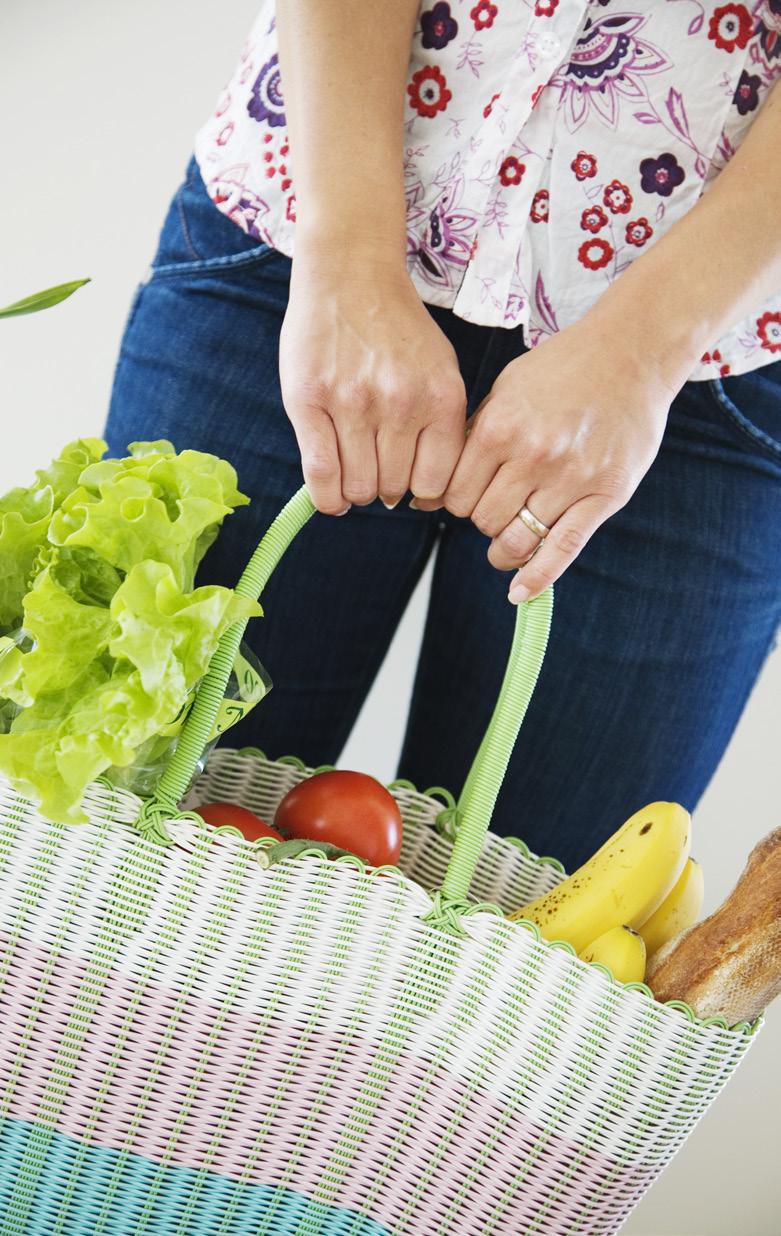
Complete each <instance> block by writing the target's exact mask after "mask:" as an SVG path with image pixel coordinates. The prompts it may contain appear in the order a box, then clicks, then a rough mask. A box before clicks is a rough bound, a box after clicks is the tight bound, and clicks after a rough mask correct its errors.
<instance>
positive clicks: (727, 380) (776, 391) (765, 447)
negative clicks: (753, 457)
mask: <svg viewBox="0 0 781 1236" xmlns="http://www.w3.org/2000/svg"><path fill="white" fill-rule="evenodd" d="M707 385H708V388H709V390H710V393H711V396H712V398H713V401H714V403H715V405H716V407H717V409H718V410H719V412H720V413H721V414H722V416H723V417H724V418H725V419H726V420H727V421H728V423H729V424H730V425H731V427H732V429H733V430H735V431H736V432H737V433H738V434H739V435H740V436H742V437H743V438H744V439H746V438H748V439H750V441H751V443H752V444H753V445H754V446H755V447H758V448H759V449H760V450H761V451H763V452H764V454H766V455H768V456H769V457H770V458H771V459H773V460H775V462H776V463H781V361H771V362H770V364H769V365H762V366H760V368H759V369H752V370H750V371H749V373H741V374H735V375H732V376H730V375H728V376H727V377H724V378H715V379H713V380H710V381H708V383H707Z"/></svg>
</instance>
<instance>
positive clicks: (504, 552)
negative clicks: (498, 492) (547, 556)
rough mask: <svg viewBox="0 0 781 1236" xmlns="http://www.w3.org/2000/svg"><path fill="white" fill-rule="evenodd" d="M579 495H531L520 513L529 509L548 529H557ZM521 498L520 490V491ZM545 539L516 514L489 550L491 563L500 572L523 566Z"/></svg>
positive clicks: (542, 492)
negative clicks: (559, 521) (555, 526)
mask: <svg viewBox="0 0 781 1236" xmlns="http://www.w3.org/2000/svg"><path fill="white" fill-rule="evenodd" d="M578 497H579V495H578V494H573V493H572V490H570V491H569V492H567V491H565V490H559V491H556V490H540V491H538V492H535V493H533V494H531V495H530V496H529V497H528V498H526V500H525V501H521V502H520V503H518V506H517V507H516V512H519V511H520V510H522V509H523V507H524V506H525V507H527V508H528V509H529V510H530V511H531V512H532V514H533V515H535V516H536V517H537V519H539V521H540V523H542V524H544V525H545V527H546V528H550V529H553V527H554V525H555V524H556V522H557V520H559V519H560V518H561V516H562V515H563V514H564V512H565V511H566V510H567V509H568V508H569V507H571V506H572V505H573V503H574V502H577V501H578ZM516 498H517V491H516ZM540 540H541V538H540V537H539V536H538V535H537V533H536V532H533V531H532V530H531V528H527V526H526V524H525V523H524V522H523V520H522V519H521V517H520V514H517V513H516V514H515V515H514V516H512V517H511V519H510V520H509V522H508V523H507V524H505V526H504V528H503V529H502V531H501V532H500V533H499V534H498V536H495V537H494V539H493V541H492V542H491V544H490V546H489V548H488V561H489V562H490V563H491V565H492V566H495V567H496V569H497V570H498V571H510V570H512V568H513V567H517V566H520V565H521V563H522V562H525V561H526V560H527V558H529V557H530V556H531V555H532V554H533V553H534V551H535V550H536V549H539V546H540Z"/></svg>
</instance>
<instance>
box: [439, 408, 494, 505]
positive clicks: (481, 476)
mask: <svg viewBox="0 0 781 1236" xmlns="http://www.w3.org/2000/svg"><path fill="white" fill-rule="evenodd" d="M503 463H504V460H503V459H502V458H501V455H500V454H499V452H498V451H497V450H496V449H495V448H494V447H493V445H492V444H490V443H487V442H486V440H485V437H484V435H482V434H479V433H478V432H477V430H476V429H474V430H473V431H472V433H471V434H470V435H469V436H468V437H467V439H466V444H465V446H464V449H463V451H462V452H461V457H460V459H459V461H458V463H457V464H456V467H455V470H454V472H453V475H452V477H451V478H450V484H449V485H448V487H447V490H446V491H445V506H446V507H447V509H448V510H449V511H450V512H451V513H452V514H453V515H458V516H459V517H461V518H463V519H469V518H470V517H471V515H472V512H473V511H474V509H475V507H476V506H477V504H478V502H479V501H480V499H481V498H482V496H483V494H484V493H485V491H486V489H487V488H488V486H489V485H490V484H491V482H492V481H493V479H494V477H495V475H496V473H497V471H498V470H499V468H500V467H501V466H502V464H503Z"/></svg>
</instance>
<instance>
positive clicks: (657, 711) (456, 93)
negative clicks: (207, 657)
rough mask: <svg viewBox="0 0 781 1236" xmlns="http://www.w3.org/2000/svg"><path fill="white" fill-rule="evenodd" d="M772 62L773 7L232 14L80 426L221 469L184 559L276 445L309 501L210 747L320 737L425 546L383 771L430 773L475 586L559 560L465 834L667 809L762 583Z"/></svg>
mask: <svg viewBox="0 0 781 1236" xmlns="http://www.w3.org/2000/svg"><path fill="white" fill-rule="evenodd" d="M410 49H411V50H410ZM779 74H781V5H779V3H778V0H761V2H760V3H759V4H758V5H756V6H755V7H754V9H753V11H751V10H749V8H747V7H746V6H745V5H744V4H742V3H724V4H715V3H713V2H712V0H705V2H704V3H701V2H700V0H677V2H675V3H673V2H672V0H667V2H664V0H635V2H634V3H633V4H632V5H631V8H630V9H629V10H627V9H625V8H624V7H623V6H621V5H620V4H619V3H618V2H617V0H597V2H596V3H593V4H586V3H584V0H536V3H534V4H533V3H531V0H529V2H528V3H520V2H518V0H493V2H492V0H461V2H459V0H450V3H443V2H441V0H424V3H423V5H422V6H419V5H418V3H417V0H397V2H396V3H395V4H393V5H387V4H382V3H379V0H339V2H338V3H337V2H336V0H331V2H328V3H326V2H325V0H278V2H277V4H276V17H275V14H274V6H273V5H272V4H270V3H269V4H267V5H266V6H265V7H264V9H263V12H262V13H261V15H260V17H259V19H258V21H257V23H256V25H255V27H254V30H253V32H252V34H251V37H250V40H249V42H248V44H247V46H246V47H245V49H244V51H243V52H242V56H241V60H240V63H239V65H238V67H237V70H236V73H235V75H234V77H233V79H232V81H231V82H230V84H229V86H228V88H227V90H226V91H225V93H224V95H223V97H222V98H221V100H220V101H219V104H218V106H217V109H216V112H215V114H214V116H213V117H212V118H211V119H210V120H209V122H208V123H207V124H206V126H205V127H204V128H203V129H202V131H201V132H200V134H199V136H198V139H197V143H196V160H197V162H196V161H193V162H192V163H191V164H190V167H189V170H188V173H187V177H186V180H185V183H184V184H183V186H182V188H181V189H180V190H179V192H178V193H177V195H176V197H175V199H174V202H173V204H172V207H171V210H170V212H169V215H168V218H167V220H166V223H165V226H164V228H163V232H162V237H161V241H160V247H159V250H158V254H157V257H156V259H155V263H154V267H153V271H152V275H151V277H150V279H149V280H148V281H147V282H146V283H145V284H143V285H142V286H141V288H140V290H139V293H138V295H137V297H136V301H135V304H134V307H133V310H132V312H131V315H130V320H129V322H128V326H127V329H126V334H125V337H124V341H123V344H122V350H121V354H120V359H119V364H118V369H117V375H116V382H115V389H114V394H113V400H112V405H111V411H110V416H109V425H108V436H109V440H110V444H111V447H112V448H113V449H115V450H122V449H124V447H125V446H126V444H127V443H128V442H129V441H130V440H132V439H138V438H147V437H150V438H156V437H161V436H165V437H169V438H171V439H172V440H173V441H174V442H175V443H176V445H177V446H178V447H184V446H192V447H198V448H200V449H205V450H210V451H213V452H215V453H218V454H221V455H224V456H227V457H228V458H230V459H231V460H232V461H233V462H234V464H235V465H236V467H237V469H238V471H239V474H240V478H241V482H242V485H243V488H244V489H245V490H246V491H247V492H248V493H249V494H250V496H251V497H252V505H251V506H250V507H249V508H247V509H246V510H244V511H242V512H241V513H240V514H239V515H237V516H236V517H235V518H234V519H233V520H231V521H229V526H227V527H226V528H225V530H224V532H223V534H222V536H221V538H220V540H219V543H218V546H217V547H216V548H215V550H214V551H212V554H211V555H210V558H209V560H208V563H207V566H208V574H209V575H210V577H211V578H219V579H220V580H223V581H230V580H233V579H234V578H235V577H236V576H237V574H238V572H239V570H240V569H241V566H242V565H243V563H244V562H245V560H246V558H247V557H248V555H249V553H250V550H251V548H252V547H253V545H254V543H255V542H256V541H257V539H258V538H259V536H260V535H261V534H262V532H263V530H264V529H265V528H266V527H267V525H268V523H269V522H270V520H271V519H272V518H273V516H274V514H275V513H276V512H277V510H278V509H279V508H280V507H281V505H282V504H283V502H284V501H285V499H287V498H288V497H289V496H290V494H291V493H293V491H294V490H295V489H296V488H297V486H298V485H299V484H300V482H301V479H302V472H303V477H304V478H305V479H306V482H307V484H308V486H309V488H310V491H311V493H312V496H313V498H314V501H315V502H316V504H317V506H318V508H319V510H320V511H321V512H323V514H322V515H321V516H316V517H315V520H314V521H313V522H312V523H311V524H310V526H309V527H308V528H307V530H306V532H305V533H304V534H303V535H302V536H301V537H300V538H299V539H298V541H297V543H296V544H295V546H294V547H293V549H292V550H291V552H290V554H289V556H288V557H287V558H286V560H285V564H284V567H283V568H282V569H281V571H280V572H278V574H277V577H275V578H274V579H273V580H272V583H271V585H270V586H269V588H268V590H267V592H266V594H265V596H264V606H265V609H266V614H267V616H266V618H265V619H264V620H263V622H262V623H258V624H256V630H255V632H254V635H253V638H254V641H255V643H256V647H257V650H258V652H259V654H260V655H261V657H262V658H263V660H264V661H265V662H266V663H267V664H268V665H269V667H270V669H271V672H272V675H273V677H274V679H275V689H274V691H273V692H272V694H271V696H270V697H269V699H268V700H267V701H266V702H264V704H263V706H262V707H261V708H259V709H258V710H257V711H256V713H255V715H254V716H253V717H252V718H251V719H249V720H248V721H247V722H245V723H244V730H243V733H242V734H241V735H240V740H241V741H244V742H248V741H251V742H255V743H257V744H259V745H260V746H262V747H263V748H264V749H265V750H266V751H268V752H269V753H270V754H272V755H275V756H276V755H281V754H285V753H287V752H295V753H297V754H298V755H300V756H301V757H302V758H304V759H306V760H307V761H309V762H312V763H319V762H323V761H332V760H334V759H335V758H336V757H337V756H338V754H339V751H340V750H341V748H342V746H343V744H344V742H345V739H346V737H347V735H348V733H349V730H350V728H351V727H352V724H353V722H354V720H355V718H356V716H357V714H358V711H359V709H360V707H361V704H362V702H363V700H364V698H365V696H366V693H367V691H368V689H369V686H370V684H371V681H372V679H373V677H374V675H375V673H376V671H377V669H378V667H379V664H380V662H381V661H382V658H383V655H384V653H385V651H386V649H387V646H388V643H389V641H390V639H391V637H392V635H393V632H394V629H395V627H396V625H397V623H398V621H399V618H400V616H401V614H402V612H403V610H404V607H405V605H406V603H407V600H408V598H409V596H410V593H411V592H412V590H413V588H414V586H415V583H416V581H417V580H418V578H419V576H420V574H421V571H422V570H423V567H424V565H425V563H426V561H427V559H428V558H429V556H430V555H431V553H432V552H436V563H435V570H434V582H433V589H432V595H431V601H430V606H429V614H428V621H427V625H426V631H425V635H424V641H423V648H422V653H421V658H420V663H419V666H418V672H417V678H416V683H415V690H414V696H413V699H412V704H411V710H410V715H409V720H408V726H407V733H406V738H405V742H404V748H403V751H402V755H401V761H400V768H399V774H400V775H401V776H405V777H409V778H410V779H411V780H413V781H414V782H416V784H418V785H420V786H421V787H423V786H427V785H430V784H432V783H437V784H443V785H447V786H449V787H450V788H451V789H452V790H454V791H457V790H458V788H459V787H460V785H461V783H462V781H463V778H464V775H465V773H466V770H467V768H468V765H469V762H470V760H471V758H472V756H473V754H474V752H475V750H476V748H477V745H478V742H479V739H480V737H481V734H482V732H483V730H484V727H485V725H486V722H487V720H488V717H489V715H490V711H491V708H492V705H493V702H494V700H495V698H496V694H497V690H498V687H499V683H500V681H501V676H502V672H503V667H504V663H505V659H506V655H507V650H508V643H509V637H510V632H511V628H512V619H513V609H512V605H510V604H508V582H509V600H510V601H511V602H518V601H522V600H524V599H526V598H528V597H533V596H535V595H537V594H538V593H539V592H540V591H541V590H542V589H543V588H544V587H545V586H547V584H549V583H550V582H552V581H553V580H560V582H559V583H558V586H557V600H556V615H555V619H554V634H553V639H552V645H551V648H550V651H549V654H548V657H547V660H546V663H545V667H544V670H543V673H542V676H541V680H540V684H539V686H538V689H537V693H536V695H535V698H534V701H533V704H532V707H531V709H530V712H529V715H528V718H527V722H526V725H525V727H524V731H523V733H522V735H521V738H520V739H519V742H518V745H517V748H516V752H515V755H514V758H513V761H512V764H511V767H510V770H509V772H508V776H507V780H506V782H505V786H504V789H503V791H502V794H501V796H500V800H499V803H498V806H497V814H496V817H495V820H494V828H495V829H496V830H497V831H499V832H502V833H505V834H516V835H520V836H523V837H524V838H525V839H526V840H527V841H528V842H529V844H530V845H531V846H532V847H533V848H534V849H535V850H537V851H538V852H549V851H553V852H554V853H556V854H557V855H558V856H559V857H561V858H562V859H563V860H564V861H565V862H566V863H567V865H568V866H570V867H571V866H572V865H574V864H576V863H578V862H579V861H581V860H582V859H583V858H585V857H586V856H587V855H588V854H589V853H590V852H592V851H593V850H594V848H595V847H596V846H597V845H598V844H599V843H600V842H601V841H602V840H603V839H604V838H605V837H606V836H607V835H608V834H610V833H611V832H612V831H613V830H614V828H616V827H617V826H618V824H620V823H621V822H622V820H623V819H624V818H625V817H626V816H627V815H629V814H630V813H631V812H632V811H633V810H635V809H636V808H637V806H638V805H640V804H642V803H643V802H647V801H649V800H652V799H655V798H673V799H677V800H680V801H681V802H683V803H684V804H686V805H687V806H688V807H690V808H692V807H694V806H695V804H696V802H697V800H698V799H699V797H700V795H701V794H702V792H703V790H704V788H705V786H706V785H707V783H708V781H709V779H710V777H711V776H712V774H713V772H714V770H715V768H716V766H717V764H718V761H719V759H720V757H721V755H722V752H723V751H724V748H725V747H726V744H727V742H728V740H729V738H730V735H731V734H732V732H733V730H734V728H735V725H736V723H737V721H738V718H739V716H740V713H741V710H742V708H743V705H744V703H745V701H746V698H747V696H748V694H749V692H750V690H751V687H752V685H753V683H754V682H755V680H756V678H757V675H758V674H759V671H760V669H761V667H762V665H763V662H764V660H765V657H766V655H767V653H768V650H769V648H770V647H771V644H772V642H773V639H774V633H775V630H776V628H777V625H778V621H779V611H780V609H781V570H780V569H779V563H781V485H780V484H779V480H780V479H781V227H779V223H778V219H779V206H781V94H779V90H780V89H781V88H778V87H776V88H775V89H774V88H773V86H774V82H775V80H776V78H777V77H778V76H779ZM283 81H284V94H283V89H282V82H283ZM294 247H295V258H294V260H293V261H292V262H291V255H292V253H293V249H294ZM475 412H477V415H476V417H475V419H473V420H470V421H469V422H468V424H469V427H470V430H471V431H470V432H469V433H468V435H467V432H466V430H467V419H466V418H467V417H468V416H471V415H472V414H474V413H475ZM408 493H411V495H412V497H413V500H412V502H410V501H409V500H406V501H405V500H404V496H405V495H406V494H408ZM375 499H380V501H375ZM346 512H349V514H347V518H346V519H345V520H344V521H343V522H342V521H340V522H339V523H335V522H334V521H333V519H332V518H330V516H334V515H341V514H344V513H346ZM486 549H487V551H488V552H487V556H486ZM508 571H509V572H512V573H513V574H512V575H511V576H510V577H509V579H508V575H507V572H508Z"/></svg>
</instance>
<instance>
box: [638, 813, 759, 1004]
mask: <svg viewBox="0 0 781 1236" xmlns="http://www.w3.org/2000/svg"><path fill="white" fill-rule="evenodd" d="M645 981H646V983H647V984H648V986H649V987H650V988H651V990H652V991H653V993H654V995H655V996H656V999H657V1000H662V1001H665V1000H684V1001H685V1002H686V1003H687V1004H689V1005H690V1006H691V1007H692V1009H693V1010H694V1012H695V1013H696V1014H697V1016H698V1017H714V1016H717V1015H721V1016H722V1017H724V1018H725V1020H726V1021H727V1023H728V1024H729V1025H734V1023H735V1022H738V1021H753V1020H754V1018H755V1017H758V1016H759V1014H760V1013H761V1012H762V1011H763V1010H764V1009H765V1008H766V1007H767V1006H768V1004H769V1003H770V1001H771V1000H773V999H774V998H775V997H776V996H777V995H778V994H779V991H781V828H776V829H774V830H773V832H771V833H768V835H767V837H765V838H763V840H762V841H760V842H759V844H758V845H756V846H755V847H754V849H753V850H752V851H751V854H750V855H749V859H748V862H747V864H746V868H745V870H744V872H743V874H742V876H741V877H740V879H739V880H738V883H737V884H736V885H735V888H734V889H733V890H732V892H731V893H730V895H729V897H727V899H726V901H724V902H722V904H721V905H720V906H719V908H718V910H716V911H715V912H714V913H713V914H711V916H710V918H706V919H704V921H703V922H701V923H697V924H696V926H694V927H689V928H688V929H687V930H686V931H682V932H681V933H680V935H678V936H675V937H674V939H672V940H670V941H669V942H668V943H667V944H665V945H663V946H662V948H660V949H658V950H657V952H656V953H654V955H653V956H652V957H651V958H650V960H649V963H648V968H647V971H646V980H645Z"/></svg>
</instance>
